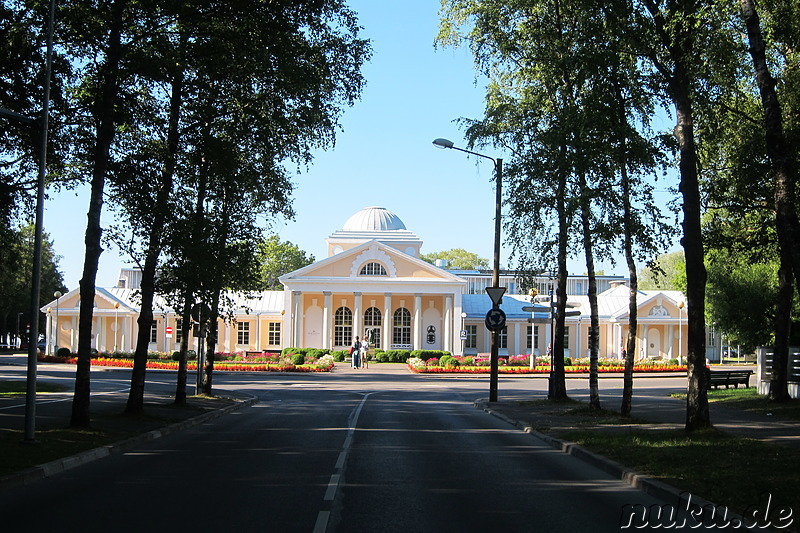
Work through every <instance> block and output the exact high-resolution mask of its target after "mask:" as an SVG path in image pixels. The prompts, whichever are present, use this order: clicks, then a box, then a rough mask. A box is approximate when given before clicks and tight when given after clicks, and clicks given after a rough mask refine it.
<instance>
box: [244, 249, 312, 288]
mask: <svg viewBox="0 0 800 533" xmlns="http://www.w3.org/2000/svg"><path fill="white" fill-rule="evenodd" d="M257 260H258V262H259V263H260V265H261V266H260V271H261V288H262V290H282V289H283V286H282V285H281V282H280V281H278V278H279V277H281V276H282V275H284V274H287V273H289V272H293V271H295V270H298V269H300V268H303V267H304V266H307V265H310V264H311V263H313V262H314V256H313V255H307V254H306V252H304V251H303V250H301V249H300V248H299V247H298V246H297V245H296V244H292V243H291V242H289V241H281V240H280V238H279V237H278V236H277V235H270V236H269V237H267V238H266V239H264V240H262V241H261V242H260V243H259V244H258V250H257Z"/></svg>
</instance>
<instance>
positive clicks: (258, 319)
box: [256, 313, 262, 351]
mask: <svg viewBox="0 0 800 533" xmlns="http://www.w3.org/2000/svg"><path fill="white" fill-rule="evenodd" d="M261 349H262V348H261V313H258V314H257V315H256V351H261Z"/></svg>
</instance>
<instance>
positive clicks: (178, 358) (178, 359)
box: [172, 352, 181, 361]
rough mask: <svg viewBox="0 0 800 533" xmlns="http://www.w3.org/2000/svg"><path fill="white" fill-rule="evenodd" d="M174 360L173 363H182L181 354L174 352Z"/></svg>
mask: <svg viewBox="0 0 800 533" xmlns="http://www.w3.org/2000/svg"><path fill="white" fill-rule="evenodd" d="M172 360H173V361H180V360H181V352H172Z"/></svg>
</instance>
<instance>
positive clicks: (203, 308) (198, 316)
mask: <svg viewBox="0 0 800 533" xmlns="http://www.w3.org/2000/svg"><path fill="white" fill-rule="evenodd" d="M209 316H211V308H210V307H208V306H207V305H206V304H204V303H202V302H201V303H196V304H194V306H193V307H192V320H194V321H195V322H201V323H202V322H205V321H206V320H208V317H209Z"/></svg>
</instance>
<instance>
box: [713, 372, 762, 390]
mask: <svg viewBox="0 0 800 533" xmlns="http://www.w3.org/2000/svg"><path fill="white" fill-rule="evenodd" d="M752 373H753V371H752V370H710V371H709V372H708V388H711V387H715V388H718V387H720V386H721V385H725V388H726V389H728V388H730V386H731V385H733V387H734V388H736V389H738V388H739V385H740V384H742V385H744V386H745V388H747V387H749V386H750V375H751V374H752Z"/></svg>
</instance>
